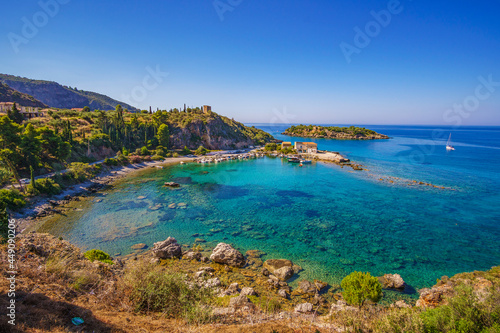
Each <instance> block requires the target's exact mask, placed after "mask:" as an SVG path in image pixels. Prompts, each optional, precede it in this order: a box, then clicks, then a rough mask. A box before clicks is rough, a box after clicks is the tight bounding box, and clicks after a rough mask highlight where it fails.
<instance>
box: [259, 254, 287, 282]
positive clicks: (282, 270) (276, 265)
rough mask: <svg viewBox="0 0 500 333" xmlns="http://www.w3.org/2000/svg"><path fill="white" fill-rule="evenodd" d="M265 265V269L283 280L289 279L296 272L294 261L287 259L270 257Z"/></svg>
mask: <svg viewBox="0 0 500 333" xmlns="http://www.w3.org/2000/svg"><path fill="white" fill-rule="evenodd" d="M263 265H264V268H263V269H266V270H267V271H269V272H271V273H272V274H274V275H275V276H277V277H278V278H279V279H280V280H282V281H286V280H288V279H289V278H291V277H292V276H293V274H294V273H295V272H294V269H293V263H292V262H291V261H290V260H287V259H269V260H266V261H265V262H264V264H263Z"/></svg>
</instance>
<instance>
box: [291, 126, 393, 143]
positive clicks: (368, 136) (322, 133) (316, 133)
mask: <svg viewBox="0 0 500 333" xmlns="http://www.w3.org/2000/svg"><path fill="white" fill-rule="evenodd" d="M282 134H283V135H288V136H300V137H304V138H325V139H337V140H380V139H389V137H388V136H387V135H384V134H380V133H377V132H375V131H372V130H370V129H367V128H364V127H355V126H350V127H338V126H317V125H296V126H291V127H289V128H287V129H286V130H285V131H284V132H283V133H282Z"/></svg>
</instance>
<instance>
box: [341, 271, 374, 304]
mask: <svg viewBox="0 0 500 333" xmlns="http://www.w3.org/2000/svg"><path fill="white" fill-rule="evenodd" d="M340 285H341V287H342V289H343V290H344V291H343V293H342V296H343V297H344V299H345V300H346V302H347V303H349V304H351V305H356V306H359V307H362V306H363V304H364V303H365V302H366V300H370V301H372V302H375V303H377V302H378V301H379V300H380V298H381V297H382V285H381V284H380V282H379V281H378V279H377V278H376V277H374V276H371V274H370V273H363V272H352V273H351V274H349V275H348V276H346V277H345V278H344V279H343V280H342V282H341V284H340Z"/></svg>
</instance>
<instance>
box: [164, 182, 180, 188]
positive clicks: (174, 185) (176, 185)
mask: <svg viewBox="0 0 500 333" xmlns="http://www.w3.org/2000/svg"><path fill="white" fill-rule="evenodd" d="M165 186H167V187H179V186H181V185H180V184H178V183H174V182H165Z"/></svg>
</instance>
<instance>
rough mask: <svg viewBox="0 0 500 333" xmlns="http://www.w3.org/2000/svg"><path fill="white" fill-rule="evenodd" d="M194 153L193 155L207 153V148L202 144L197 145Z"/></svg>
mask: <svg viewBox="0 0 500 333" xmlns="http://www.w3.org/2000/svg"><path fill="white" fill-rule="evenodd" d="M194 153H195V155H206V154H207V153H208V149H206V148H205V147H203V146H199V147H198V149H196V151H195V152H194Z"/></svg>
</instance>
